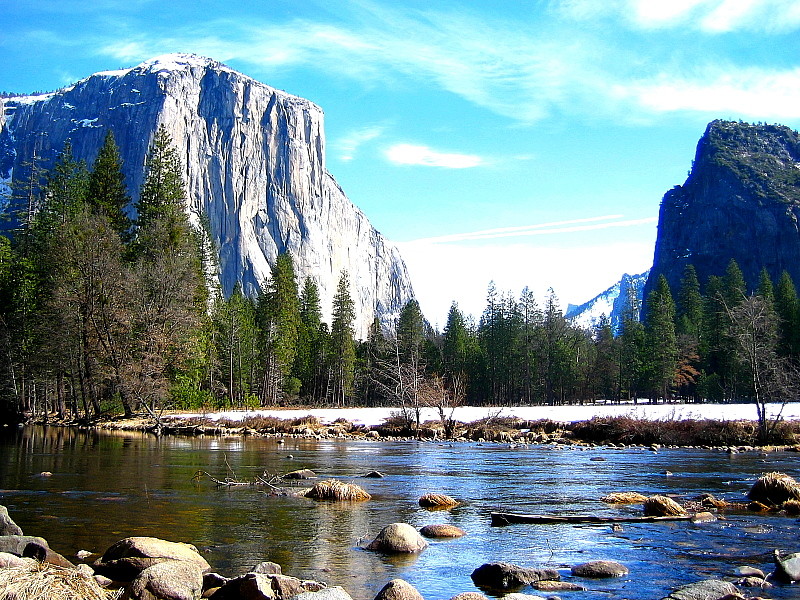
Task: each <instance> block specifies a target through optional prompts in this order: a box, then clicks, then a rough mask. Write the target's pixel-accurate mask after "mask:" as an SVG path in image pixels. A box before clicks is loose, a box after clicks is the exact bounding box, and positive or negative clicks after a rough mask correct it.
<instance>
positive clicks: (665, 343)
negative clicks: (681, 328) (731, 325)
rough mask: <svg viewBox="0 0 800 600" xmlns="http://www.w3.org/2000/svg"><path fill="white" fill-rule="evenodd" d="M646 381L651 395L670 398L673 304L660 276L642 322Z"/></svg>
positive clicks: (673, 359) (673, 353)
mask: <svg viewBox="0 0 800 600" xmlns="http://www.w3.org/2000/svg"><path fill="white" fill-rule="evenodd" d="M645 332H646V336H647V337H646V340H647V348H648V353H649V358H650V360H649V365H648V372H649V375H650V376H649V380H650V389H651V391H652V394H653V398H655V399H658V398H663V399H665V400H667V399H669V397H670V395H671V388H672V385H673V382H674V380H675V372H676V366H677V359H678V356H677V340H676V337H675V303H674V301H673V300H672V294H671V293H670V289H669V284H668V283H667V278H666V277H665V276H664V275H661V276H660V277H659V278H658V283H657V284H656V287H655V289H654V290H653V291H652V292H650V295H649V296H648V298H647V317H646V321H645Z"/></svg>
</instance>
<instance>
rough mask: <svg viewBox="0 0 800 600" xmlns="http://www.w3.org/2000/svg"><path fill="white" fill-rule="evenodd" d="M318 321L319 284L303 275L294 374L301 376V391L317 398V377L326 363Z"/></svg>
mask: <svg viewBox="0 0 800 600" xmlns="http://www.w3.org/2000/svg"><path fill="white" fill-rule="evenodd" d="M321 324H322V310H321V309H320V300H319V288H318V287H317V284H316V282H315V281H314V280H313V279H312V278H310V277H306V279H305V281H304V282H303V290H302V291H301V293H300V322H299V325H298V329H297V353H296V355H295V366H294V374H295V377H297V378H298V379H299V380H300V383H301V391H302V393H303V394H304V395H305V396H307V397H310V398H311V399H312V400H318V399H320V398H321V397H322V395H323V389H321V387H320V381H321V376H322V373H323V371H324V367H325V353H324V351H323V350H324V349H323V348H322V340H321V339H320V335H321V334H320V326H321Z"/></svg>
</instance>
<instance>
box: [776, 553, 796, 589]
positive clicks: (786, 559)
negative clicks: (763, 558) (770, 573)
mask: <svg viewBox="0 0 800 600" xmlns="http://www.w3.org/2000/svg"><path fill="white" fill-rule="evenodd" d="M774 577H775V579H777V580H778V581H783V582H785V583H790V582H793V581H800V552H794V553H792V554H781V552H780V550H775V574H774Z"/></svg>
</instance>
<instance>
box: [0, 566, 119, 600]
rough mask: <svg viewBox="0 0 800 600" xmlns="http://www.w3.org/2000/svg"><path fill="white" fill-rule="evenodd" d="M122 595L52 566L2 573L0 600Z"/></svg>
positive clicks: (101, 599) (104, 599) (89, 599)
mask: <svg viewBox="0 0 800 600" xmlns="http://www.w3.org/2000/svg"><path fill="white" fill-rule="evenodd" d="M119 595H120V592H119V591H107V590H104V589H103V588H101V587H100V586H99V585H98V584H97V582H96V581H95V580H94V578H93V577H89V576H87V575H85V574H83V573H81V572H80V571H78V570H76V569H68V568H63V567H57V566H54V565H51V564H48V563H35V564H31V565H25V566H18V567H6V568H4V569H0V600H75V599H76V598H79V599H80V600H113V599H114V598H118V597H119Z"/></svg>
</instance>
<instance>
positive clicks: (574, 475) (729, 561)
mask: <svg viewBox="0 0 800 600" xmlns="http://www.w3.org/2000/svg"><path fill="white" fill-rule="evenodd" d="M289 456H291V458H289ZM598 457H601V458H604V459H605V460H603V461H598V460H596V459H597V458H598ZM593 459H594V460H593ZM301 468H308V469H312V470H314V471H315V472H317V473H318V474H320V476H323V477H329V476H332V477H337V478H340V479H343V480H346V481H353V482H356V483H358V484H359V485H362V486H363V487H365V488H366V489H367V491H369V492H370V494H372V496H373V499H372V500H370V501H368V502H362V503H356V504H336V503H326V502H316V501H312V500H308V499H305V498H295V497H274V496H269V495H267V494H266V493H265V490H264V489H261V488H258V487H241V488H216V487H215V486H213V485H212V484H211V482H209V481H207V480H206V481H200V482H196V481H193V480H192V476H193V475H194V474H195V472H196V471H198V470H204V471H207V472H209V473H211V474H213V475H215V476H217V477H224V476H226V475H229V474H230V475H235V476H236V477H238V478H241V479H247V478H252V477H254V476H256V475H260V474H262V473H263V472H265V471H266V472H267V473H271V474H280V473H286V472H289V471H292V470H295V469H301ZM371 470H378V471H381V472H382V473H384V474H385V475H386V477H385V478H384V479H362V478H360V477H359V476H360V475H362V474H364V473H366V472H368V471H371ZM772 470H779V471H784V472H787V473H789V474H791V475H793V476H795V477H798V476H800V473H798V469H797V459H796V455H792V454H786V453H771V454H759V453H743V454H738V455H726V454H723V453H720V452H712V451H704V450H662V451H660V452H658V453H654V452H650V451H648V450H645V449H624V450H621V449H613V450H612V449H588V450H587V449H583V450H581V449H566V448H565V449H559V448H555V447H551V446H546V447H530V448H509V447H504V446H499V445H484V446H480V445H477V444H464V445H451V444H436V443H415V442H396V443H386V442H344V441H329V440H325V441H315V440H295V439H287V440H286V443H285V444H283V445H279V444H277V443H276V442H275V441H274V440H265V439H250V438H238V437H230V438H215V437H208V438H206V437H184V438H169V437H168V438H155V437H152V436H147V435H143V434H138V433H126V432H108V433H106V432H94V431H88V430H87V431H76V430H67V429H61V428H29V429H24V430H14V431H11V432H8V434H7V435H6V436H5V437H3V438H2V439H0V504H4V505H6V506H7V507H8V509H9V512H10V513H11V515H12V516H13V518H14V519H15V520H16V521H17V523H18V524H19V525H20V526H21V527H22V528H23V530H24V531H25V532H26V533H29V534H32V535H41V536H43V537H45V538H46V539H48V540H49V541H50V544H51V545H52V546H53V547H54V548H55V549H56V550H58V551H60V552H62V553H64V554H66V555H67V556H72V555H74V553H75V552H77V551H78V550H81V549H87V550H92V551H102V550H104V549H105V548H107V547H108V546H110V545H111V544H112V543H113V542H115V541H117V540H118V539H120V538H121V537H125V536H130V535H152V536H156V537H162V538H165V539H170V540H176V541H187V542H191V543H194V544H195V545H196V546H198V548H200V549H201V551H202V552H203V553H204V554H205V556H206V557H207V559H208V560H209V562H210V563H211V564H212V565H214V567H215V569H217V570H218V571H219V572H221V573H223V574H225V575H234V574H238V573H241V572H243V571H245V570H247V569H248V568H250V567H252V566H254V565H255V564H257V563H259V562H261V561H264V560H271V561H274V562H277V563H279V564H281V565H282V566H283V567H284V571H285V572H286V573H289V574H292V575H295V576H298V577H303V578H313V579H318V580H322V581H326V582H328V583H330V584H332V585H342V586H343V587H345V589H347V590H348V591H349V592H350V593H351V595H352V596H353V597H354V598H355V599H356V600H362V599H363V600H369V599H371V598H373V597H374V595H375V594H376V593H377V591H378V590H379V589H380V588H381V587H383V585H384V584H385V583H386V582H387V581H389V580H390V579H392V578H394V577H402V578H403V579H406V580H407V581H409V582H411V583H412V584H413V585H415V586H416V587H417V588H418V589H419V590H420V592H421V593H422V594H423V595H424V596H425V598H426V599H427V600H437V599H446V598H450V597H451V596H453V595H455V594H456V593H459V592H464V591H475V587H474V586H473V584H472V581H471V579H470V577H469V575H470V573H471V572H472V570H473V569H475V568H476V567H478V566H479V565H481V564H482V563H484V562H489V561H501V560H502V561H508V562H513V563H517V564H521V565H524V566H551V567H554V568H558V569H565V570H564V571H562V573H563V574H564V575H568V567H569V566H570V565H572V564H576V563H578V562H584V561H587V560H592V559H598V558H610V559H615V560H619V561H621V562H623V563H625V564H626V565H628V567H629V568H630V570H631V575H630V576H629V577H625V578H621V579H618V580H613V581H608V582H602V584H598V583H596V582H589V583H588V584H586V582H584V584H586V585H587V586H588V587H590V588H591V589H592V590H593V591H590V592H586V593H583V594H581V598H589V599H592V600H594V599H597V600H599V599H600V598H603V599H609V598H654V599H657V598H661V597H663V596H664V595H666V593H667V592H668V591H669V590H670V589H671V588H672V587H673V586H677V585H679V584H682V583H687V582H689V581H694V580H697V579H700V578H701V577H707V576H723V575H725V574H727V573H729V572H731V571H732V569H733V568H735V567H736V566H739V565H742V564H753V565H754V566H758V567H761V568H765V569H767V570H769V568H770V556H771V551H772V549H773V548H776V547H777V548H781V549H784V550H787V551H792V550H795V551H796V550H800V547H798V542H797V521H796V520H795V519H792V518H788V517H781V516H768V517H763V516H745V515H730V516H728V517H727V519H726V520H720V521H718V522H716V523H708V524H702V525H693V524H690V523H684V522H681V523H658V524H625V525H624V526H623V528H622V530H621V531H614V530H612V529H611V528H610V527H596V526H585V527H582V526H574V525H517V526H511V527H500V528H492V527H490V525H489V523H490V520H489V513H490V512H491V511H492V510H495V509H498V508H500V509H508V510H514V511H518V512H530V513H541V514H586V513H591V514H620V513H626V512H630V513H631V514H638V512H637V511H638V508H637V507H629V508H619V507H609V506H606V505H605V504H603V503H601V502H599V498H600V497H602V496H603V495H605V494H608V493H610V492H614V491H626V490H636V491H639V492H642V493H646V494H652V493H674V494H682V495H692V494H697V493H700V492H711V493H713V494H715V495H717V496H720V497H723V498H726V499H729V500H735V499H739V498H741V497H742V496H743V494H744V493H746V491H747V490H748V489H749V487H750V485H751V484H752V482H753V481H754V479H755V477H756V476H758V475H759V474H761V473H764V472H766V471H772ZM43 471H50V472H52V476H51V477H42V476H40V473H42V472H43ZM666 471H671V472H672V473H674V475H673V476H665V475H664V473H665V472H666ZM427 492H441V493H445V494H448V495H451V496H453V497H455V498H457V499H459V500H462V501H463V502H464V504H463V505H462V506H459V507H458V508H455V509H453V510H451V511H436V512H430V511H427V510H424V509H421V508H420V507H419V506H418V504H417V499H418V498H419V497H420V496H421V495H423V494H424V493H427ZM398 521H402V522H407V523H410V524H412V525H414V526H416V527H422V526H423V525H428V524H433V523H449V524H453V525H457V526H458V527H461V528H462V529H464V530H465V531H467V535H466V536H465V537H463V538H459V539H452V540H432V541H431V545H430V547H429V548H428V549H426V550H425V551H424V552H423V553H421V554H420V555H418V556H405V557H402V556H401V557H389V556H384V555H381V554H376V553H373V552H368V551H365V550H363V549H362V548H361V546H362V545H364V544H366V543H367V542H369V541H370V540H371V539H372V538H373V537H374V536H375V535H376V534H377V533H378V531H380V529H381V528H382V527H383V526H385V525H387V524H389V523H393V522H398ZM799 590H800V587H797V586H794V587H793V586H789V587H783V588H777V589H776V590H773V591H772V593H771V596H772V597H773V598H798V597H800V595H798V591H799ZM527 591H528V592H530V591H531V590H530V589H528V590H527Z"/></svg>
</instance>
